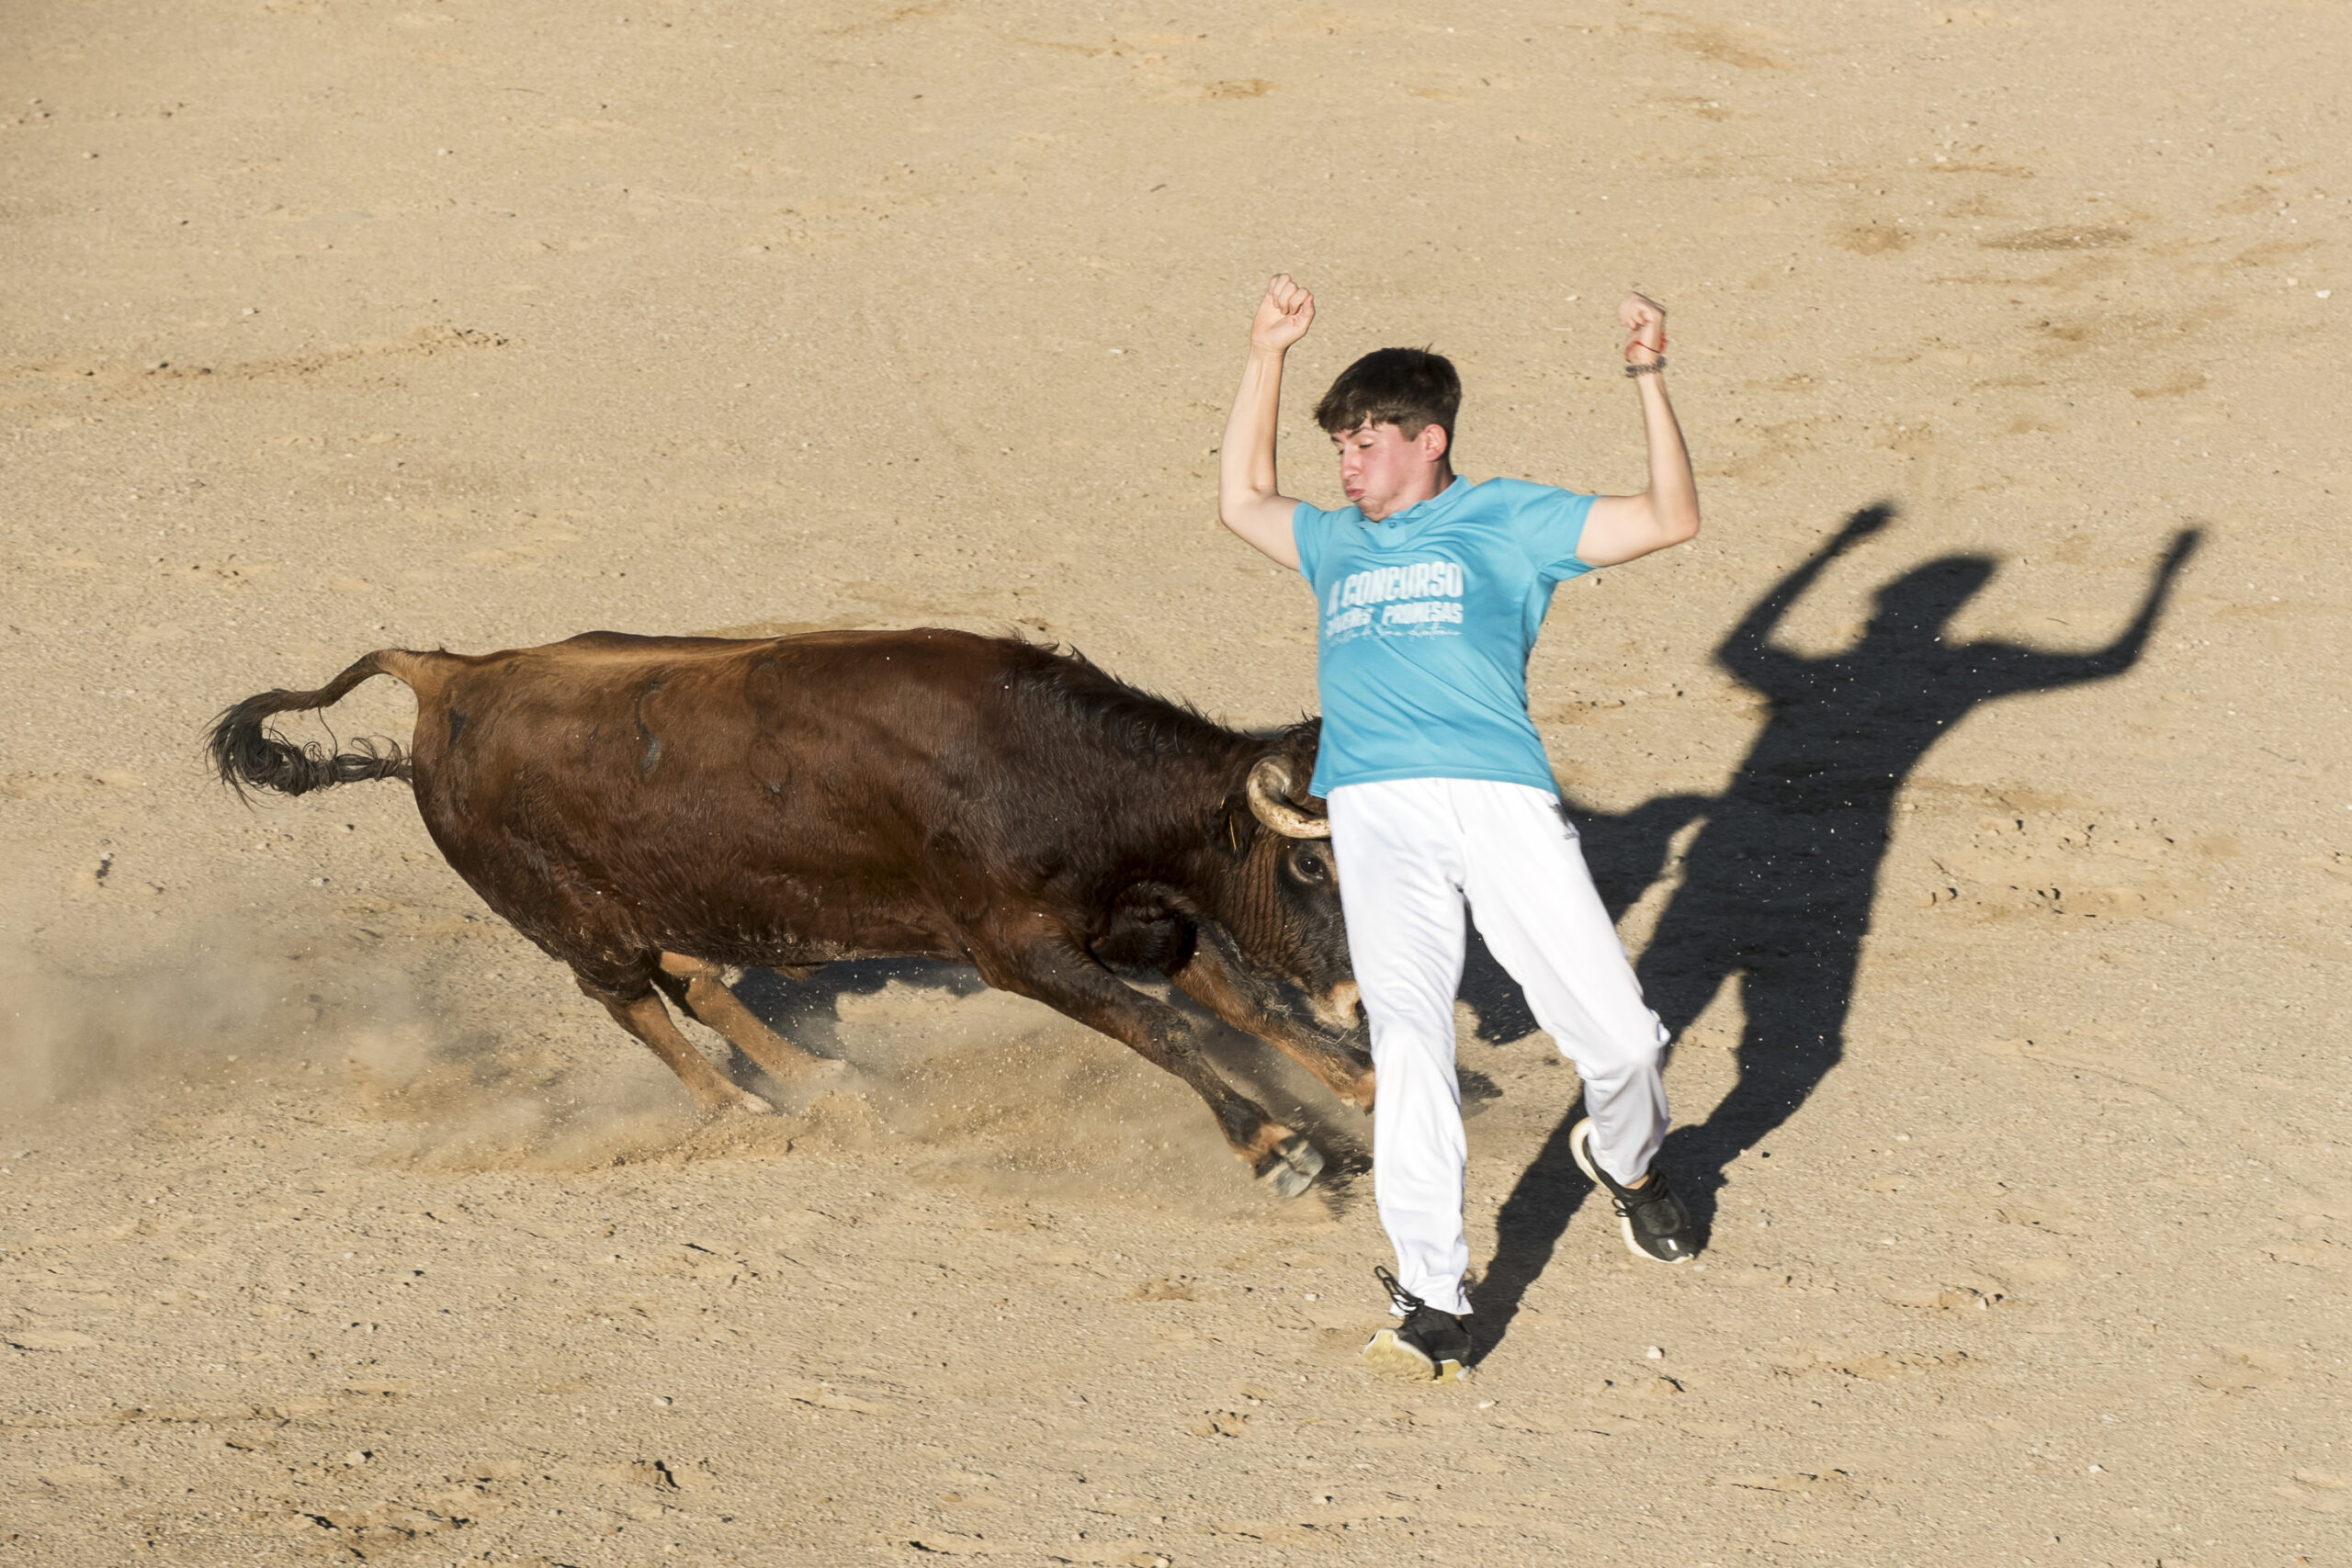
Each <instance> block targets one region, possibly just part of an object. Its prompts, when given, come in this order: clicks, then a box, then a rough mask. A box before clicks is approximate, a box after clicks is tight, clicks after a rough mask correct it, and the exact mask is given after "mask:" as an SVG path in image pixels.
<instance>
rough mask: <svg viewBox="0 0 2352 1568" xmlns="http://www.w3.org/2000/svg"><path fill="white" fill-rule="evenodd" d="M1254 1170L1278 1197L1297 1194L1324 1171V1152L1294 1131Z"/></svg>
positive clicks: (1313, 1182) (1291, 1196)
mask: <svg viewBox="0 0 2352 1568" xmlns="http://www.w3.org/2000/svg"><path fill="white" fill-rule="evenodd" d="M1252 1174H1253V1175H1255V1176H1256V1177H1257V1179H1259V1180H1261V1181H1262V1182H1264V1183H1265V1184H1266V1185H1267V1186H1269V1187H1271V1188H1272V1189H1273V1190H1274V1195H1275V1196H1276V1197H1278V1198H1295V1197H1297V1196H1298V1195H1299V1194H1300V1193H1302V1192H1304V1191H1306V1190H1307V1189H1308V1188H1309V1187H1312V1186H1314V1185H1315V1179H1316V1178H1317V1176H1320V1175H1321V1174H1323V1156H1322V1155H1320V1154H1319V1153H1317V1151H1316V1148H1315V1145H1313V1144H1310V1143H1308V1142H1307V1141H1306V1138H1305V1137H1304V1136H1303V1135H1301V1134H1297V1133H1293V1134H1291V1135H1290V1136H1289V1137H1287V1138H1284V1139H1283V1141H1282V1142H1281V1143H1279V1144H1276V1145H1274V1152H1273V1153H1272V1154H1270V1155H1268V1156H1266V1157H1265V1159H1264V1160H1263V1161H1261V1163H1260V1165H1259V1167H1258V1168H1257V1170H1256V1171H1254V1172H1253V1173H1252Z"/></svg>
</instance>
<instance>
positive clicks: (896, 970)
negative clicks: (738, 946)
mask: <svg viewBox="0 0 2352 1568" xmlns="http://www.w3.org/2000/svg"><path fill="white" fill-rule="evenodd" d="M894 980H895V981H897V982H899V984H901V985H905V986H910V987H914V988H916V989H918V990H924V991H938V992H941V993H944V995H947V996H951V997H970V996H977V995H978V994H979V993H980V992H982V991H985V990H987V989H988V988H989V987H988V982H987V981H985V980H983V979H981V978H980V972H979V971H978V969H975V968H974V967H972V965H970V964H950V963H947V962H945V961H944V960H942V959H935V958H848V959H842V961H840V962H839V963H835V964H826V965H824V966H823V967H822V968H820V969H819V970H818V971H817V972H816V973H815V974H814V975H811V976H809V977H808V978H807V979H805V980H792V979H786V977H785V976H782V975H779V974H777V973H776V972H775V970H773V969H752V970H748V971H746V972H745V974H744V976H743V978H742V979H741V980H740V981H738V982H737V983H736V986H735V994H736V995H737V996H738V997H741V998H742V1000H743V1005H744V1006H745V1007H748V1008H750V1009H751V1010H752V1011H753V1012H755V1013H757V1014H758V1015H759V1018H760V1021H761V1022H763V1023H764V1024H766V1025H767V1026H768V1027H769V1028H770V1029H773V1030H775V1032H777V1033H778V1034H781V1035H783V1036H784V1037H785V1038H786V1040H789V1041H791V1042H792V1043H794V1044H795V1045H797V1046H799V1047H800V1048H801V1049H802V1050H804V1051H809V1052H813V1053H814V1054H816V1055H820V1056H833V1057H839V1058H841V1059H842V1060H844V1061H846V1060H848V1059H849V1056H850V1053H849V1051H847V1050H846V1049H845V1048H844V1047H843V1045H842V1019H841V1002H842V998H843V997H871V996H877V995H879V994H880V993H881V992H882V990H883V989H884V988H885V987H888V985H889V984H890V983H891V982H892V981H894ZM733 1069H734V1070H733V1074H732V1076H733V1077H737V1078H738V1079H741V1078H742V1077H745V1076H746V1075H749V1074H752V1073H756V1072H758V1071H759V1069H758V1067H756V1066H753V1065H752V1062H751V1060H750V1059H749V1058H748V1057H745V1056H742V1055H736V1056H735V1058H734V1062H733Z"/></svg>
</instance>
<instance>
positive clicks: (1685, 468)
mask: <svg viewBox="0 0 2352 1568" xmlns="http://www.w3.org/2000/svg"><path fill="white" fill-rule="evenodd" d="M1617 316H1618V319H1619V320H1620V321H1623V323H1624V325H1625V333H1626V342H1625V364H1626V366H1627V367H1629V368H1630V369H1632V370H1634V371H1637V372H1639V373H1638V374H1636V375H1635V376H1634V378H1633V379H1634V387H1635V388H1636V389H1639V392H1640V395H1641V400H1642V428H1643V430H1644V432H1645V434H1647V436H1648V437H1649V456H1650V484H1649V488H1648V489H1647V490H1645V491H1642V493H1641V494H1639V495H1604V496H1600V497H1598V498H1596V499H1595V500H1594V502H1593V503H1592V510H1591V512H1589V513H1587V515H1586V517H1585V522H1584V532H1583V534H1582V535H1581V536H1578V538H1577V559H1578V560H1580V561H1582V562H1584V563H1585V564H1586V565H1587V566H1595V567H1600V566H1623V564H1624V563H1625V562H1627V561H1629V560H1638V559H1640V558H1642V557H1644V556H1645V555H1648V554H1650V553H1651V552H1652V551H1654V550H1662V549H1665V548H1667V547H1669V546H1672V545H1679V544H1684V543H1686V542H1688V541H1690V540H1691V539H1694V538H1696V537H1698V535H1699V481H1698V479H1697V478H1696V477H1695V476H1694V475H1693V474H1692V473H1691V450H1690V448H1689V447H1687V446H1684V445H1683V444H1682V427H1681V425H1679V424H1678V423H1675V418H1674V404H1673V403H1672V402H1671V401H1669V400H1668V398H1667V395H1666V307H1664V306H1663V305H1660V304H1659V303H1658V302H1657V300H1655V299H1650V298H1648V297H1647V296H1646V295H1641V294H1628V295H1627V296H1625V302H1624V303H1623V304H1622V305H1620V306H1619V307H1618V308H1617Z"/></svg>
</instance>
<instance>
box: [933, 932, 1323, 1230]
mask: <svg viewBox="0 0 2352 1568" xmlns="http://www.w3.org/2000/svg"><path fill="white" fill-rule="evenodd" d="M972 957H973V960H974V962H975V963H977V964H978V965H979V970H980V976H981V978H983V979H985V980H986V981H988V983H989V985H991V986H994V987H997V988H998V989H999V990H1004V991H1014V992H1017V993H1019V994H1020V995H1022V996H1024V997H1031V998H1035V999H1036V1000H1038V1001H1041V1002H1044V1003H1045V1004H1046V1006H1047V1007H1050V1008H1052V1009H1054V1010H1056V1011H1057V1012H1060V1013H1065V1014H1067V1015H1068V1016H1069V1017H1071V1018H1074V1019H1076V1020H1078V1021H1079V1022H1080V1023H1083V1024H1085V1025H1086V1026H1087V1027H1089V1028H1090V1029H1096V1030H1100V1031H1101V1032H1103V1033H1104V1034H1107V1035H1109V1036H1111V1038H1113V1039H1114V1040H1117V1041H1119V1042H1121V1043H1124V1044H1125V1045H1126V1046H1127V1047H1129V1048H1130V1049H1131V1050H1133V1051H1134V1052H1135V1053H1136V1055H1139V1056H1141V1057H1142V1058H1143V1059H1144V1060H1145V1061H1147V1062H1149V1063H1151V1064H1152V1065H1153V1066H1158V1067H1159V1068H1162V1069H1163V1070H1165V1071H1167V1072H1170V1073H1173V1074H1174V1075H1175V1076H1176V1077H1180V1078H1182V1079H1183V1080H1184V1081H1185V1082H1186V1083H1188V1084H1190V1085H1192V1086H1193V1090H1194V1092H1196V1093H1198V1094H1199V1095H1200V1097H1201V1098H1202V1099H1203V1100H1206V1101H1207V1102H1208V1107H1209V1111H1210V1113H1211V1114H1212V1115H1214V1116H1215V1117H1216V1124H1217V1130H1218V1131H1220V1132H1222V1133H1223V1134H1225V1141H1226V1142H1227V1144H1229V1145H1232V1148H1233V1152H1234V1155H1235V1156H1237V1157H1238V1158H1239V1159H1240V1160H1241V1162H1242V1163H1243V1164H1245V1165H1247V1166H1248V1167H1249V1168H1250V1174H1251V1175H1252V1176H1254V1177H1256V1178H1257V1179H1259V1180H1260V1181H1262V1182H1264V1183H1265V1184H1266V1185H1267V1186H1268V1187H1270V1188H1272V1190H1274V1191H1275V1192H1276V1193H1277V1194H1278V1195H1280V1196H1282V1197H1284V1198H1295V1197H1297V1196H1298V1195H1299V1194H1300V1193H1302V1192H1304V1191H1306V1189H1307V1187H1308V1186H1309V1185H1310V1184H1312V1183H1313V1181H1314V1180H1315V1178H1316V1176H1317V1174H1318V1173H1320V1172H1321V1170H1322V1169H1323V1156H1321V1155H1320V1154H1319V1153H1317V1151H1316V1148H1315V1145H1312V1144H1310V1143H1308V1142H1307V1141H1306V1138H1305V1137H1303V1136H1301V1135H1300V1134H1298V1133H1296V1132H1295V1131H1294V1130H1293V1129H1291V1128H1288V1127H1285V1126H1283V1124H1282V1123H1281V1122H1277V1121H1275V1120H1274V1119H1273V1118H1272V1117H1271V1116H1269V1115H1267V1114H1266V1111H1265V1109H1264V1107H1262V1106H1260V1105H1258V1104H1257V1103H1256V1102H1254V1101H1252V1100H1249V1099H1247V1098H1245V1097H1244V1096H1242V1095H1240V1094H1238V1093H1237V1092H1236V1091H1235V1089H1234V1088H1233V1086H1232V1085H1231V1084H1229V1083H1227V1082H1226V1081H1225V1079H1224V1077H1222V1076H1220V1075H1219V1074H1218V1072H1217V1071H1216V1068H1215V1067H1213V1066H1210V1065H1209V1063H1208V1060H1207V1059H1206V1058H1205V1057H1204V1056H1203V1055H1202V1054H1201V1050H1200V1044H1199V1041H1198V1038H1197V1031H1196V1030H1195V1028H1194V1026H1193V1021H1192V1020H1190V1019H1188V1018H1186V1017H1185V1016H1184V1015H1183V1014H1182V1013H1181V1012H1179V1011H1178V1010H1176V1009H1174V1008H1172V1007H1170V1006H1169V1005H1168V1004H1167V1003H1166V1002H1163V1001H1161V1000H1159V998H1156V997H1148V996H1145V995H1144V994H1143V993H1142V992H1140V991H1138V990H1136V989H1135V988H1134V987H1131V986H1128V985H1126V984H1125V983H1124V982H1123V981H1121V980H1120V979H1119V977H1118V976H1115V975H1114V974H1112V973H1111V972H1110V971H1109V970H1108V969H1105V968H1103V965H1101V964H1098V963H1096V962H1095V961H1094V960H1093V958H1091V956H1089V955H1088V954H1086V953H1081V952H1080V951H1078V950H1077V949H1076V948H1074V947H1072V946H1070V945H1069V943H1068V942H1064V941H1061V940H1057V939H1053V938H1046V939H1043V940H1040V941H1037V942H1031V943H1028V944H1024V945H1023V946H1020V947H1018V948H1010V949H1006V950H1001V951H996V952H988V951H982V950H979V949H977V948H976V949H975V950H974V952H973V953H972Z"/></svg>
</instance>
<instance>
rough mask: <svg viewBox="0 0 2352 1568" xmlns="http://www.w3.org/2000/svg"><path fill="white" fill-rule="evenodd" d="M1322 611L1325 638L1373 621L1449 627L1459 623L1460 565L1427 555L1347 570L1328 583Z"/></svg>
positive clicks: (1386, 624)
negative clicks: (1395, 563) (1403, 563)
mask: <svg viewBox="0 0 2352 1568" xmlns="http://www.w3.org/2000/svg"><path fill="white" fill-rule="evenodd" d="M1375 607H1377V608H1378V611H1379V614H1378V615H1377V617H1375V616H1374V608H1375ZM1324 614H1325V615H1328V616H1329V620H1328V621H1327V622H1326V623H1325V625H1324V633H1325V635H1326V636H1328V637H1344V636H1346V635H1347V634H1349V633H1351V632H1355V631H1360V630H1362V629H1363V628H1365V627H1368V626H1374V624H1375V620H1376V622H1377V625H1378V626H1379V627H1380V628H1381V629H1383V630H1385V629H1386V628H1387V627H1390V626H1407V627H1412V628H1415V629H1419V630H1435V629H1440V628H1445V629H1451V628H1452V627H1453V626H1459V625H1461V624H1462V568H1461V566H1460V565H1459V563H1457V562H1454V561H1450V560H1430V561H1416V562H1414V563H1413V564H1412V565H1410V566H1382V567H1374V568H1373V569H1372V570H1369V571H1357V572H1351V573H1349V574H1348V575H1347V576H1345V577H1343V578H1341V579H1340V581H1338V582H1335V583H1333V584H1332V585H1331V598H1330V603H1329V604H1327V605H1325V606H1324Z"/></svg>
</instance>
